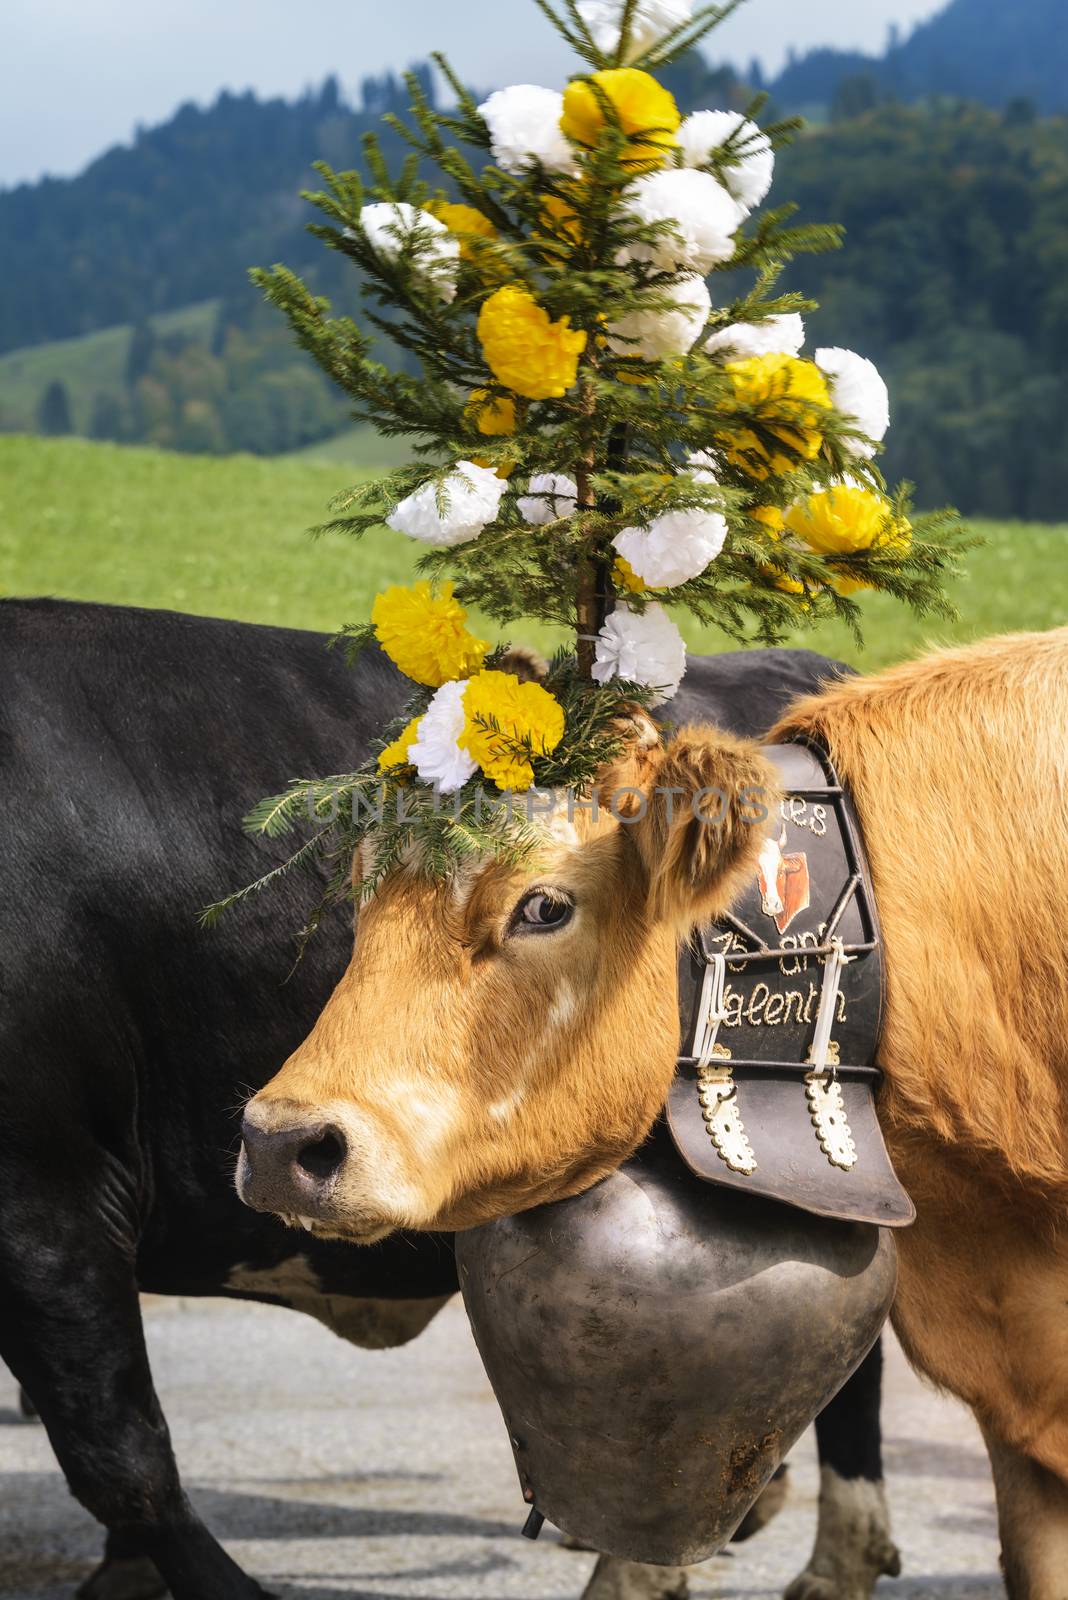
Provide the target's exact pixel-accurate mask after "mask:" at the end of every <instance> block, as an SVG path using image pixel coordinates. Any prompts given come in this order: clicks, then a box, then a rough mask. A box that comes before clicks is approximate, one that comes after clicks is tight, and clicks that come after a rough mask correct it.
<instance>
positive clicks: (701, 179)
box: [623, 167, 742, 276]
mask: <svg viewBox="0 0 1068 1600" xmlns="http://www.w3.org/2000/svg"><path fill="white" fill-rule="evenodd" d="M623 205H624V210H625V211H627V212H628V213H629V214H630V215H631V216H633V217H637V218H638V220H639V221H641V222H670V223H672V224H673V225H674V232H673V233H670V234H665V235H664V236H663V238H661V239H658V240H657V242H656V244H652V245H631V246H630V247H629V250H628V252H627V253H628V254H629V255H630V256H632V257H634V258H636V259H640V260H644V261H651V262H652V263H653V264H654V266H657V267H659V268H660V269H661V270H662V271H664V272H699V273H700V274H701V275H702V276H704V274H705V273H706V272H711V270H712V268H713V267H714V266H716V265H717V264H718V263H719V262H721V261H729V260H730V258H731V256H732V255H733V254H734V235H735V233H736V232H737V230H738V228H739V227H740V226H741V223H742V211H741V209H740V207H739V206H738V205H737V203H736V202H735V201H734V200H732V199H731V197H730V195H729V194H728V193H727V191H726V189H725V188H724V187H723V185H722V184H721V183H720V182H719V181H718V180H717V179H716V178H714V177H713V176H712V174H711V173H710V172H695V171H693V170H692V168H689V167H665V168H664V169H663V171H661V172H650V173H648V174H647V175H646V176H645V177H643V178H639V179H638V181H637V182H636V183H632V184H631V185H630V187H629V188H628V189H627V191H626V193H625V195H624V200H623Z"/></svg>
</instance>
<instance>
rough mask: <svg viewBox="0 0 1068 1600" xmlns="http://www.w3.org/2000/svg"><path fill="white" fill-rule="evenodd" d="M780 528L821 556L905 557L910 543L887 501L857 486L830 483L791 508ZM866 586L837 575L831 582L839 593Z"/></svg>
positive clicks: (907, 529)
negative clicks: (873, 553)
mask: <svg viewBox="0 0 1068 1600" xmlns="http://www.w3.org/2000/svg"><path fill="white" fill-rule="evenodd" d="M786 526H787V527H788V528H789V529H790V532H791V533H795V534H796V535H797V537H798V538H799V539H802V540H803V541H804V543H805V544H807V545H808V547H809V549H810V550H817V551H819V553H820V554H821V555H826V556H835V555H853V554H856V553H857V552H858V551H862V550H871V551H882V552H885V553H886V554H888V555H889V554H893V555H902V556H904V555H907V554H908V551H909V548H910V546H911V544H912V524H911V523H910V522H909V521H908V520H907V518H905V517H899V516H897V515H896V513H895V512H894V508H893V507H892V506H891V505H890V503H889V501H887V500H884V499H883V497H882V496H881V495H878V494H876V493H875V492H874V490H872V489H865V488H863V487H861V486H860V485H859V484H844V483H843V484H836V485H834V487H833V488H830V489H821V490H819V491H818V493H816V494H811V495H809V497H808V499H807V500H802V501H800V502H799V503H798V504H797V505H795V506H791V508H790V510H789V511H788V512H787V514H786ZM871 587H872V585H871V584H870V583H868V582H867V581H866V580H865V579H863V578H855V577H852V576H850V574H849V573H848V572H847V571H844V570H843V571H842V572H841V573H840V574H839V576H838V577H837V578H836V580H835V588H836V589H837V590H838V592H839V594H853V593H855V592H856V590H858V589H870V588H871Z"/></svg>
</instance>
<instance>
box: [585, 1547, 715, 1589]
mask: <svg viewBox="0 0 1068 1600" xmlns="http://www.w3.org/2000/svg"><path fill="white" fill-rule="evenodd" d="M689 1593H690V1586H689V1584H688V1583H687V1581H686V1568H685V1567H646V1566H643V1565H641V1564H640V1563H639V1562H637V1561H618V1560H617V1559H616V1557H615V1556H600V1557H598V1560H597V1565H596V1567H595V1568H594V1569H593V1577H592V1578H591V1579H590V1581H589V1583H588V1584H587V1585H586V1588H585V1589H584V1590H583V1592H582V1600H687V1596H688V1595H689Z"/></svg>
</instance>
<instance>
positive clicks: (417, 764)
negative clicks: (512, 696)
mask: <svg viewBox="0 0 1068 1600" xmlns="http://www.w3.org/2000/svg"><path fill="white" fill-rule="evenodd" d="M466 688H467V682H466V680H464V681H463V682H456V681H455V680H454V681H453V682H451V683H443V684H442V686H441V688H440V689H439V690H438V692H437V694H435V696H434V698H433V700H431V702H430V704H429V705H428V706H427V708H426V713H425V715H424V716H423V717H422V718H421V720H420V723H419V732H418V734H417V735H416V738H415V742H414V744H411V745H409V747H408V759H409V760H410V761H411V763H412V766H413V767H414V768H415V770H416V772H418V774H419V776H420V777H421V778H422V780H423V782H424V783H436V784H437V785H438V787H439V788H440V790H441V792H442V794H455V792H456V790H457V789H462V788H463V786H464V784H465V783H466V782H467V780H468V778H472V777H474V775H475V773H476V772H477V770H478V766H477V763H476V762H475V761H473V760H472V758H471V757H470V755H468V753H467V751H466V750H461V749H460V746H459V744H458V742H457V741H458V740H459V738H460V735H461V734H462V733H463V731H464V722H465V720H466V719H465V713H464V690H465V689H466Z"/></svg>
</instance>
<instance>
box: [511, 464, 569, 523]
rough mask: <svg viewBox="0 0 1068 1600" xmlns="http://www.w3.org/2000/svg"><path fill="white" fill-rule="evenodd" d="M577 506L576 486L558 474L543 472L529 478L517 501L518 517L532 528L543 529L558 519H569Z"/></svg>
mask: <svg viewBox="0 0 1068 1600" xmlns="http://www.w3.org/2000/svg"><path fill="white" fill-rule="evenodd" d="M577 505H578V484H577V483H576V482H575V481H574V479H573V478H567V477H565V476H564V474H563V473H560V472H543V473H540V474H539V475H538V476H536V477H533V478H531V480H530V484H529V487H528V491H527V493H526V494H525V495H523V497H522V498H521V499H520V501H519V515H520V516H521V517H522V518H523V521H524V522H529V523H530V526H531V527H532V528H541V527H544V525H545V523H547V522H555V521H556V519H557V518H558V517H570V516H572V515H573V514H574V510H575V507H576V506H577Z"/></svg>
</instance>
